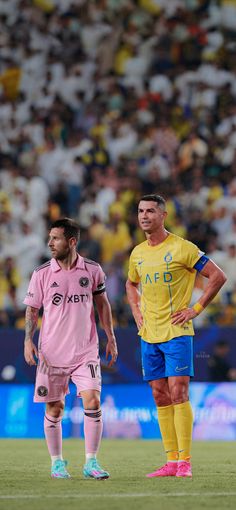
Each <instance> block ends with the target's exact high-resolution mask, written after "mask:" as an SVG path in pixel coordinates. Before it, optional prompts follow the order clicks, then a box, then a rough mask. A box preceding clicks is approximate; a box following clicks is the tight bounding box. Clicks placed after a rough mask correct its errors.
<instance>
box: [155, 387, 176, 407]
mask: <svg viewBox="0 0 236 510" xmlns="http://www.w3.org/2000/svg"><path fill="white" fill-rule="evenodd" d="M152 394H153V398H154V400H155V404H156V406H157V407H162V406H169V405H171V398H170V394H169V391H167V389H157V388H152Z"/></svg>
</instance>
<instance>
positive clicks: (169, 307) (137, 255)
mask: <svg viewBox="0 0 236 510" xmlns="http://www.w3.org/2000/svg"><path fill="white" fill-rule="evenodd" d="M202 255H203V252H201V251H200V250H199V248H198V247H197V246H196V245H195V244H193V243H191V242H190V241H186V240H185V239H182V238H181V237H179V236H177V235H175V234H171V233H169V235H168V237H167V238H166V239H165V240H164V241H163V242H162V243H160V244H158V245H156V246H150V245H149V244H148V242H147V241H144V242H143V243H141V244H139V245H137V246H136V247H135V248H134V249H133V251H132V253H131V256H130V261H129V271H128V278H129V280H131V282H135V283H140V292H141V311H142V315H143V326H142V327H141V329H140V330H139V332H138V334H139V335H140V336H141V337H142V338H143V340H145V341H146V342H149V343H159V342H167V341H168V340H171V339H172V338H175V337H178V336H182V335H193V334H194V329H193V324H192V321H189V322H187V323H185V324H184V325H183V326H180V325H179V324H176V325H174V324H172V323H171V315H172V313H174V312H176V311H178V310H181V309H183V308H187V307H188V306H189V303H190V300H191V296H192V291H193V287H194V281H195V276H196V272H197V271H196V269H194V265H195V264H196V262H197V261H198V260H199V259H200V258H201V256H202Z"/></svg>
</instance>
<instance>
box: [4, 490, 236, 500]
mask: <svg viewBox="0 0 236 510" xmlns="http://www.w3.org/2000/svg"><path fill="white" fill-rule="evenodd" d="M186 496H187V497H188V498H191V497H194V498H195V497H196V496H197V497H203V498H206V497H207V498H213V497H214V498H218V497H224V498H225V497H230V496H236V492H215V491H214V492H190V493H189V492H171V493H166V492H157V493H154V492H140V493H127V494H126V493H123V494H122V493H121V494H119V493H118V494H95V493H94V494H86V493H84V494H81V493H79V492H78V494H61V495H59V494H0V500H3V499H83V498H84V499H86V498H104V499H108V498H123V499H125V498H153V497H157V498H160V497H162V498H176V497H177V498H178V497H179V498H182V497H186Z"/></svg>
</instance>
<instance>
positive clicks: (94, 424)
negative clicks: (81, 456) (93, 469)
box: [84, 408, 103, 455]
mask: <svg viewBox="0 0 236 510" xmlns="http://www.w3.org/2000/svg"><path fill="white" fill-rule="evenodd" d="M102 427H103V424H102V411H101V408H99V409H84V438H85V453H86V454H88V453H94V454H95V455H96V453H97V452H98V449H99V446H100V442H101V437H102Z"/></svg>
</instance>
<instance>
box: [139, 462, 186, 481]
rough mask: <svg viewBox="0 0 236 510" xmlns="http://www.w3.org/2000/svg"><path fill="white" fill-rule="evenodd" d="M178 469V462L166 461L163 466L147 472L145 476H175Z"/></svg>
mask: <svg viewBox="0 0 236 510" xmlns="http://www.w3.org/2000/svg"><path fill="white" fill-rule="evenodd" d="M177 469H178V462H167V464H165V465H164V466H162V467H161V468H159V469H157V470H156V471H153V473H148V475H146V477H147V478H155V477H156V476H157V477H158V476H160V477H161V476H176V473H177Z"/></svg>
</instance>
